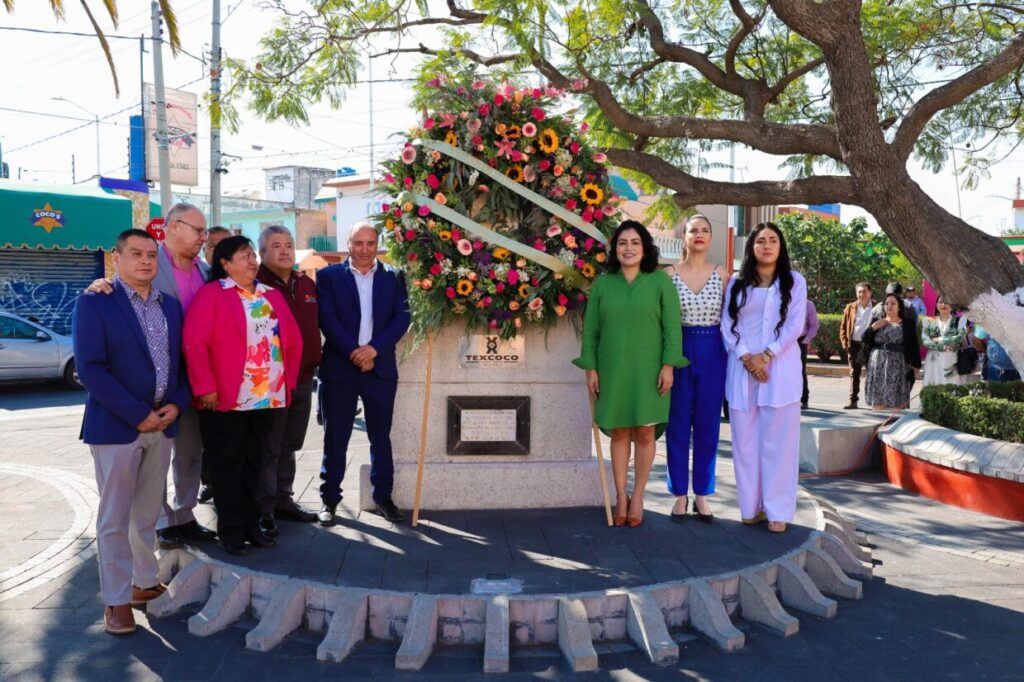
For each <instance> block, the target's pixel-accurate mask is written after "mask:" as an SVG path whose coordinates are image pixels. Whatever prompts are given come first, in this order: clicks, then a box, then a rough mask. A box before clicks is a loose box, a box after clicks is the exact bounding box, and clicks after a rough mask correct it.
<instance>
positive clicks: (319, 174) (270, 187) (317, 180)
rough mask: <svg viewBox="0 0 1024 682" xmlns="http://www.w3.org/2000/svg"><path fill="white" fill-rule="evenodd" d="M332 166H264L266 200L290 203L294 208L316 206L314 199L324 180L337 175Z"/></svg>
mask: <svg viewBox="0 0 1024 682" xmlns="http://www.w3.org/2000/svg"><path fill="white" fill-rule="evenodd" d="M335 172H336V171H334V170H331V169H330V168H311V167H309V166H275V167H273V168H264V169H263V173H264V175H265V177H266V192H265V195H266V200H267V201H279V202H281V203H285V204H290V205H291V206H292V208H316V205H315V204H314V199H315V198H316V195H317V193H319V192H320V188H321V187H323V185H324V182H326V181H327V180H330V179H331V178H333V177H334V175H335Z"/></svg>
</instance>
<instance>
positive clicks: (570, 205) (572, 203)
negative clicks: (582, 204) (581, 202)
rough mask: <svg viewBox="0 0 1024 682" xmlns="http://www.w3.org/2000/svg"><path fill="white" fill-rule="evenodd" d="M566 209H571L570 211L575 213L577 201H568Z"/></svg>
mask: <svg viewBox="0 0 1024 682" xmlns="http://www.w3.org/2000/svg"><path fill="white" fill-rule="evenodd" d="M565 207H566V208H567V209H569V210H570V211H575V210H576V200H575V199H569V200H568V201H566V202H565Z"/></svg>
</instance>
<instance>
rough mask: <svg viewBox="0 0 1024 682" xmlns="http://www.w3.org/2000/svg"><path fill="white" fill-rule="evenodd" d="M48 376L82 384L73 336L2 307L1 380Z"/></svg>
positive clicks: (0, 335)
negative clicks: (73, 345)
mask: <svg viewBox="0 0 1024 682" xmlns="http://www.w3.org/2000/svg"><path fill="white" fill-rule="evenodd" d="M47 380H58V381H63V382H64V383H65V384H67V385H68V386H69V387H71V388H82V384H80V383H79V382H78V373H77V372H76V371H75V357H74V349H73V348H72V345H71V337H70V336H64V335H63V334H58V333H57V332H55V331H53V330H52V329H47V328H46V327H44V326H43V325H41V324H37V323H36V322H32V321H31V320H26V319H25V318H24V317H19V316H18V315H14V314H12V313H5V312H3V311H0V381H4V382H7V381H47Z"/></svg>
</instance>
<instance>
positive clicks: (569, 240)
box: [563, 234, 576, 249]
mask: <svg viewBox="0 0 1024 682" xmlns="http://www.w3.org/2000/svg"><path fill="white" fill-rule="evenodd" d="M563 241H564V242H565V245H566V246H568V247H569V248H570V249H575V248H576V237H573V236H572V235H571V234H567V235H565V239H564V240H563Z"/></svg>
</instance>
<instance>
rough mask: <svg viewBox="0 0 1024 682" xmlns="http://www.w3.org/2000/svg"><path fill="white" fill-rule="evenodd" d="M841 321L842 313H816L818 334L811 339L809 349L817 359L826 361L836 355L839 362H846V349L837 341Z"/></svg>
mask: <svg viewBox="0 0 1024 682" xmlns="http://www.w3.org/2000/svg"><path fill="white" fill-rule="evenodd" d="M842 323H843V316H842V315H835V314H831V313H821V314H819V315H818V335H817V336H815V337H814V340H813V341H811V350H813V351H814V354H815V355H817V356H818V359H819V360H822V361H824V362H828V361H829V360H831V359H832V356H833V355H838V356H839V360H840V362H843V363H845V362H846V351H844V350H843V347H842V345H841V344H840V343H839V327H840V326H841V325H842Z"/></svg>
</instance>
